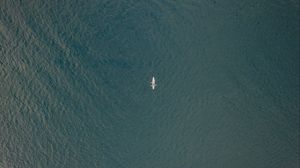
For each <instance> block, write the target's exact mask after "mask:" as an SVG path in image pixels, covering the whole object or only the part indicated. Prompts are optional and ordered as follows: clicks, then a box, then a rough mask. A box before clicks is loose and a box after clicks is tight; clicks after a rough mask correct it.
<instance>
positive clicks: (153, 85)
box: [150, 76, 156, 90]
mask: <svg viewBox="0 0 300 168" xmlns="http://www.w3.org/2000/svg"><path fill="white" fill-rule="evenodd" d="M150 83H151V87H152V90H154V89H155V86H156V83H155V78H154V76H153V77H152V81H151V82H150Z"/></svg>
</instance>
